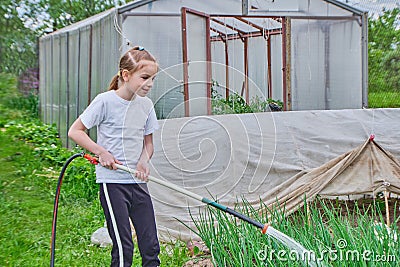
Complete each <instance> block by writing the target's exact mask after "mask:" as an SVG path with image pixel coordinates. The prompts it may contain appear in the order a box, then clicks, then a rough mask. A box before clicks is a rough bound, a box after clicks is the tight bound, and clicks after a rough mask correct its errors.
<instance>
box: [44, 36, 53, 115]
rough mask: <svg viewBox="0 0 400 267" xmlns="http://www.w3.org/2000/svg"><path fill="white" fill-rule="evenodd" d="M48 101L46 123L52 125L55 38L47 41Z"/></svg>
mask: <svg viewBox="0 0 400 267" xmlns="http://www.w3.org/2000/svg"><path fill="white" fill-rule="evenodd" d="M45 49H46V52H45V53H46V68H45V72H46V89H45V90H46V100H45V105H46V107H45V110H46V116H45V117H46V120H45V123H51V120H52V119H51V118H52V116H53V109H52V105H53V104H52V103H53V91H52V84H53V58H52V56H53V37H49V38H48V39H46V47H45Z"/></svg>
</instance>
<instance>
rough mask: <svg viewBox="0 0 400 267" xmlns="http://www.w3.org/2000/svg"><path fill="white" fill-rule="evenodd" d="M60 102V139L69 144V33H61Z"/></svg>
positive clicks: (64, 143)
mask: <svg viewBox="0 0 400 267" xmlns="http://www.w3.org/2000/svg"><path fill="white" fill-rule="evenodd" d="M59 70H60V98H59V100H60V102H59V112H60V115H59V116H60V118H59V134H60V139H61V141H62V143H63V145H64V146H66V145H67V142H68V141H67V138H68V137H67V131H68V120H67V116H68V94H67V90H68V84H67V75H68V36H67V33H64V34H61V36H60V61H59Z"/></svg>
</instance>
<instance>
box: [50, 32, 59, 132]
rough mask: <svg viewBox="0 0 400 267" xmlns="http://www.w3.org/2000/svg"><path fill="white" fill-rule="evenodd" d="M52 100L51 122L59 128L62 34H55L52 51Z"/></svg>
mask: <svg viewBox="0 0 400 267" xmlns="http://www.w3.org/2000/svg"><path fill="white" fill-rule="evenodd" d="M51 72H52V83H51V91H52V102H51V114H52V116H50V124H53V123H55V124H56V125H57V128H58V130H60V129H59V127H60V80H61V79H60V36H59V35H56V36H53V51H52V69H51Z"/></svg>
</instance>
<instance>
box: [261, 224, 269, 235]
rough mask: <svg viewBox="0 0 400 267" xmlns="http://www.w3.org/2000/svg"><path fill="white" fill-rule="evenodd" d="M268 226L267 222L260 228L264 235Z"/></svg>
mask: <svg viewBox="0 0 400 267" xmlns="http://www.w3.org/2000/svg"><path fill="white" fill-rule="evenodd" d="M268 227H269V224H268V223H266V224H264V227H263V229H262V230H261V232H262V233H263V234H264V235H265V233H267V230H268Z"/></svg>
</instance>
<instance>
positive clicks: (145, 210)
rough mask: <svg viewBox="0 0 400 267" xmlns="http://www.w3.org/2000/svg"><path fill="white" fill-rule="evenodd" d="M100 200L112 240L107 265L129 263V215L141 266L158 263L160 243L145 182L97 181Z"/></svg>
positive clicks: (130, 242) (151, 265)
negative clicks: (101, 182)
mask: <svg viewBox="0 0 400 267" xmlns="http://www.w3.org/2000/svg"><path fill="white" fill-rule="evenodd" d="M100 202H101V205H102V207H103V210H104V215H105V217H106V221H107V228H108V233H109V234H110V237H111V240H112V242H113V247H112V251H111V257H112V260H111V266H112V267H114V266H115V267H127V266H128V267H129V266H131V265H132V257H133V240H132V231H131V227H130V223H129V218H131V220H132V223H133V226H134V227H135V231H136V236H137V241H138V246H139V252H140V255H141V256H142V266H146V267H155V266H159V265H160V260H159V259H158V254H159V253H160V245H159V243H158V237H157V229H156V223H155V218H154V210H153V204H152V202H151V197H150V194H149V191H148V189H147V184H144V183H143V184H110V183H107V184H105V183H104V184H100Z"/></svg>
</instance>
